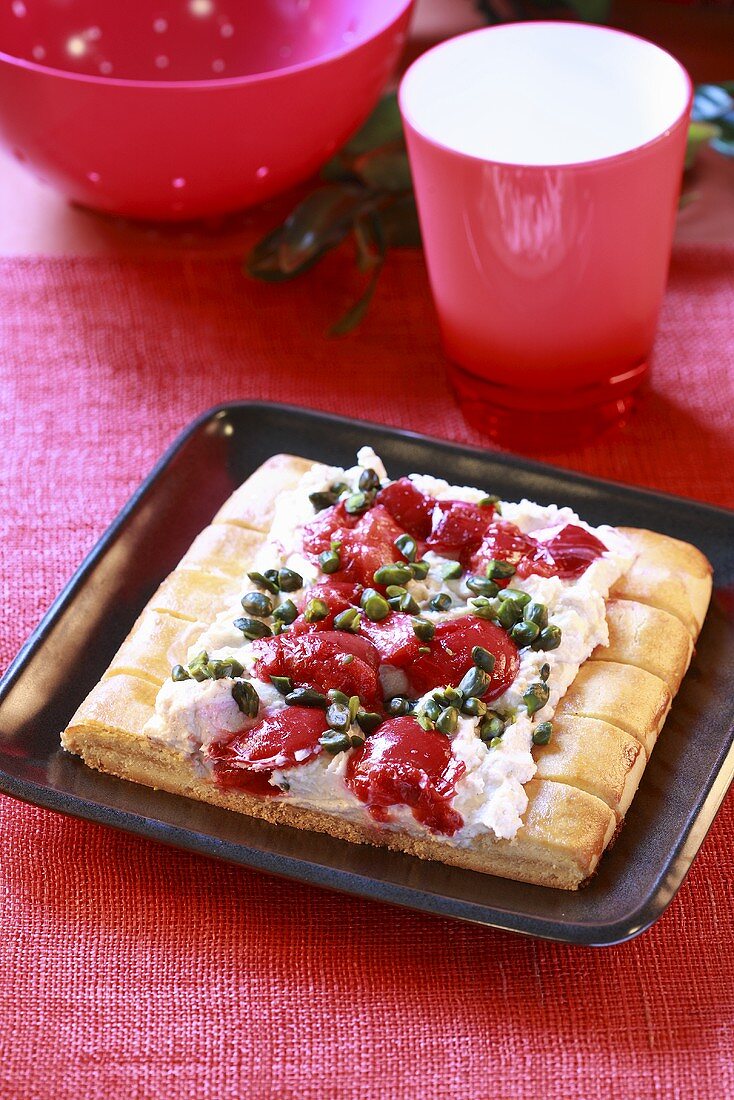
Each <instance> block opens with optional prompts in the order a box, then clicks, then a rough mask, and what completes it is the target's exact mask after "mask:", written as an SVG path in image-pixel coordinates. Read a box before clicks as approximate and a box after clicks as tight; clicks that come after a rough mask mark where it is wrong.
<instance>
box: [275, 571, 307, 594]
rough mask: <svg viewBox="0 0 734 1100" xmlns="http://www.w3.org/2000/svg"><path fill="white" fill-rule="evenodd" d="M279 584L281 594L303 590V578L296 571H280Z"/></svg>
mask: <svg viewBox="0 0 734 1100" xmlns="http://www.w3.org/2000/svg"><path fill="white" fill-rule="evenodd" d="M278 583H279V585H280V591H281V592H297V591H298V589H299V588H303V577H302V576H301V574H300V573H296V571H295V569H279V570H278Z"/></svg>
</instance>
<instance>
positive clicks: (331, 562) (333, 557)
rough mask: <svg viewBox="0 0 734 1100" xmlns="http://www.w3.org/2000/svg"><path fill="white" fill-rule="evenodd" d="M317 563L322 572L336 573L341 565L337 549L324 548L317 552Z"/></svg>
mask: <svg viewBox="0 0 734 1100" xmlns="http://www.w3.org/2000/svg"><path fill="white" fill-rule="evenodd" d="M319 565H320V566H321V572H322V573H336V572H338V571H339V570H340V569H341V567H342V561H341V556H340V554H339V551H338V550H324V552H323V553H322V554H319Z"/></svg>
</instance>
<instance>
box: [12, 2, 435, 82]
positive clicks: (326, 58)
mask: <svg viewBox="0 0 734 1100" xmlns="http://www.w3.org/2000/svg"><path fill="white" fill-rule="evenodd" d="M415 2H416V0H391V4H392V6H393V8H394V11H393V12H392V14H390V15H389V16H388V17H387V18H386V19H385V21H384V22H381V23H380V25H379V26H378V28H377V29H376V30H374V31H373V32H372V33H370V34H369V35H365V36H364V37H360V38H356V39H355V41H354V42H350V43H349V45H348V46H344V47H343V48H340V49H336V50H332V51H330V52H328V53H324V54H319V55H318V57H314V58H311V59H310V60H308V61H299V62H297V63H296V64H294V65H286V66H283V67H282V68H278V69H268V70H266V71H264V72H257V73H245V74H243V75H242V76H226V77H225V76H222V77H213V78H210V77H207V78H206V79H205V80H139V79H135V78H132V77H121V76H105V75H104V73H100V74H99V75H96V74H91V73H75V72H72V71H70V70H69V69H57V68H56V67H55V66H53V65H42V64H41V63H40V62H38V61H29V60H27V59H26V58H24V57H16V56H15V55H14V54H10V53H6V52H5V51H4V50H0V63H3V62H4V63H6V64H8V65H10V66H12V67H14V68H19V69H27V70H29V71H30V72H37V73H40V74H42V75H44V76H54V77H61V78H62V79H64V80H69V81H72V82H78V83H81V84H102V85H107V86H111V87H121V88H166V89H171V90H177V91H183V90H186V89H191V90H195V89H199V88H222V87H224V88H226V87H239V86H241V85H247V84H255V83H260V82H262V81H271V80H277V79H278V78H279V77H283V76H290V75H291V74H292V73H301V72H306V71H307V70H308V69H315V68H316V67H317V66H319V65H326V64H330V63H331V62H333V61H338V60H339V59H341V58H344V57H348V56H349V55H350V54H352V53H356V51H357V50H359V49H361V48H362V47H363V46H366V45H367V44H368V43H370V42H374V41H375V40H376V39H377V38H380V37H381V36H382V35H384V34H385V33H387V32H388V31H389V30H390V29H391V28H392V27H394V26H395V24H396V23H399V22H400V21H401V20H402V19H403V18H405V16H406V15H409V13H410V9H411V8H412V7H413V5H414V3H415ZM366 3H368V4H369V0H366Z"/></svg>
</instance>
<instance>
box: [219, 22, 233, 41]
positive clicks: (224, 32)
mask: <svg viewBox="0 0 734 1100" xmlns="http://www.w3.org/2000/svg"><path fill="white" fill-rule="evenodd" d="M219 33H220V34H221V36H222V38H231V37H232V35H233V34H234V27H233V26H232V24H231V23H222V25H221V27H220V28H219Z"/></svg>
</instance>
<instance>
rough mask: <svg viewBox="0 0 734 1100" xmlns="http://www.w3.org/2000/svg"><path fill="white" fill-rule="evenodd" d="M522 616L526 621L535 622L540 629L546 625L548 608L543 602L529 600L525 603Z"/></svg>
mask: <svg viewBox="0 0 734 1100" xmlns="http://www.w3.org/2000/svg"><path fill="white" fill-rule="evenodd" d="M522 617H523V619H524V620H525V622H527V623H535V625H536V626H537V627H538V630H539V631H540V630H542V629H543V628H544V627H546V626H547V625H548V608H547V607H546V606H545V604H544V603H538V601H537V600H531V601H530V603H527V604H525V607H524V608H523V612H522Z"/></svg>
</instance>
